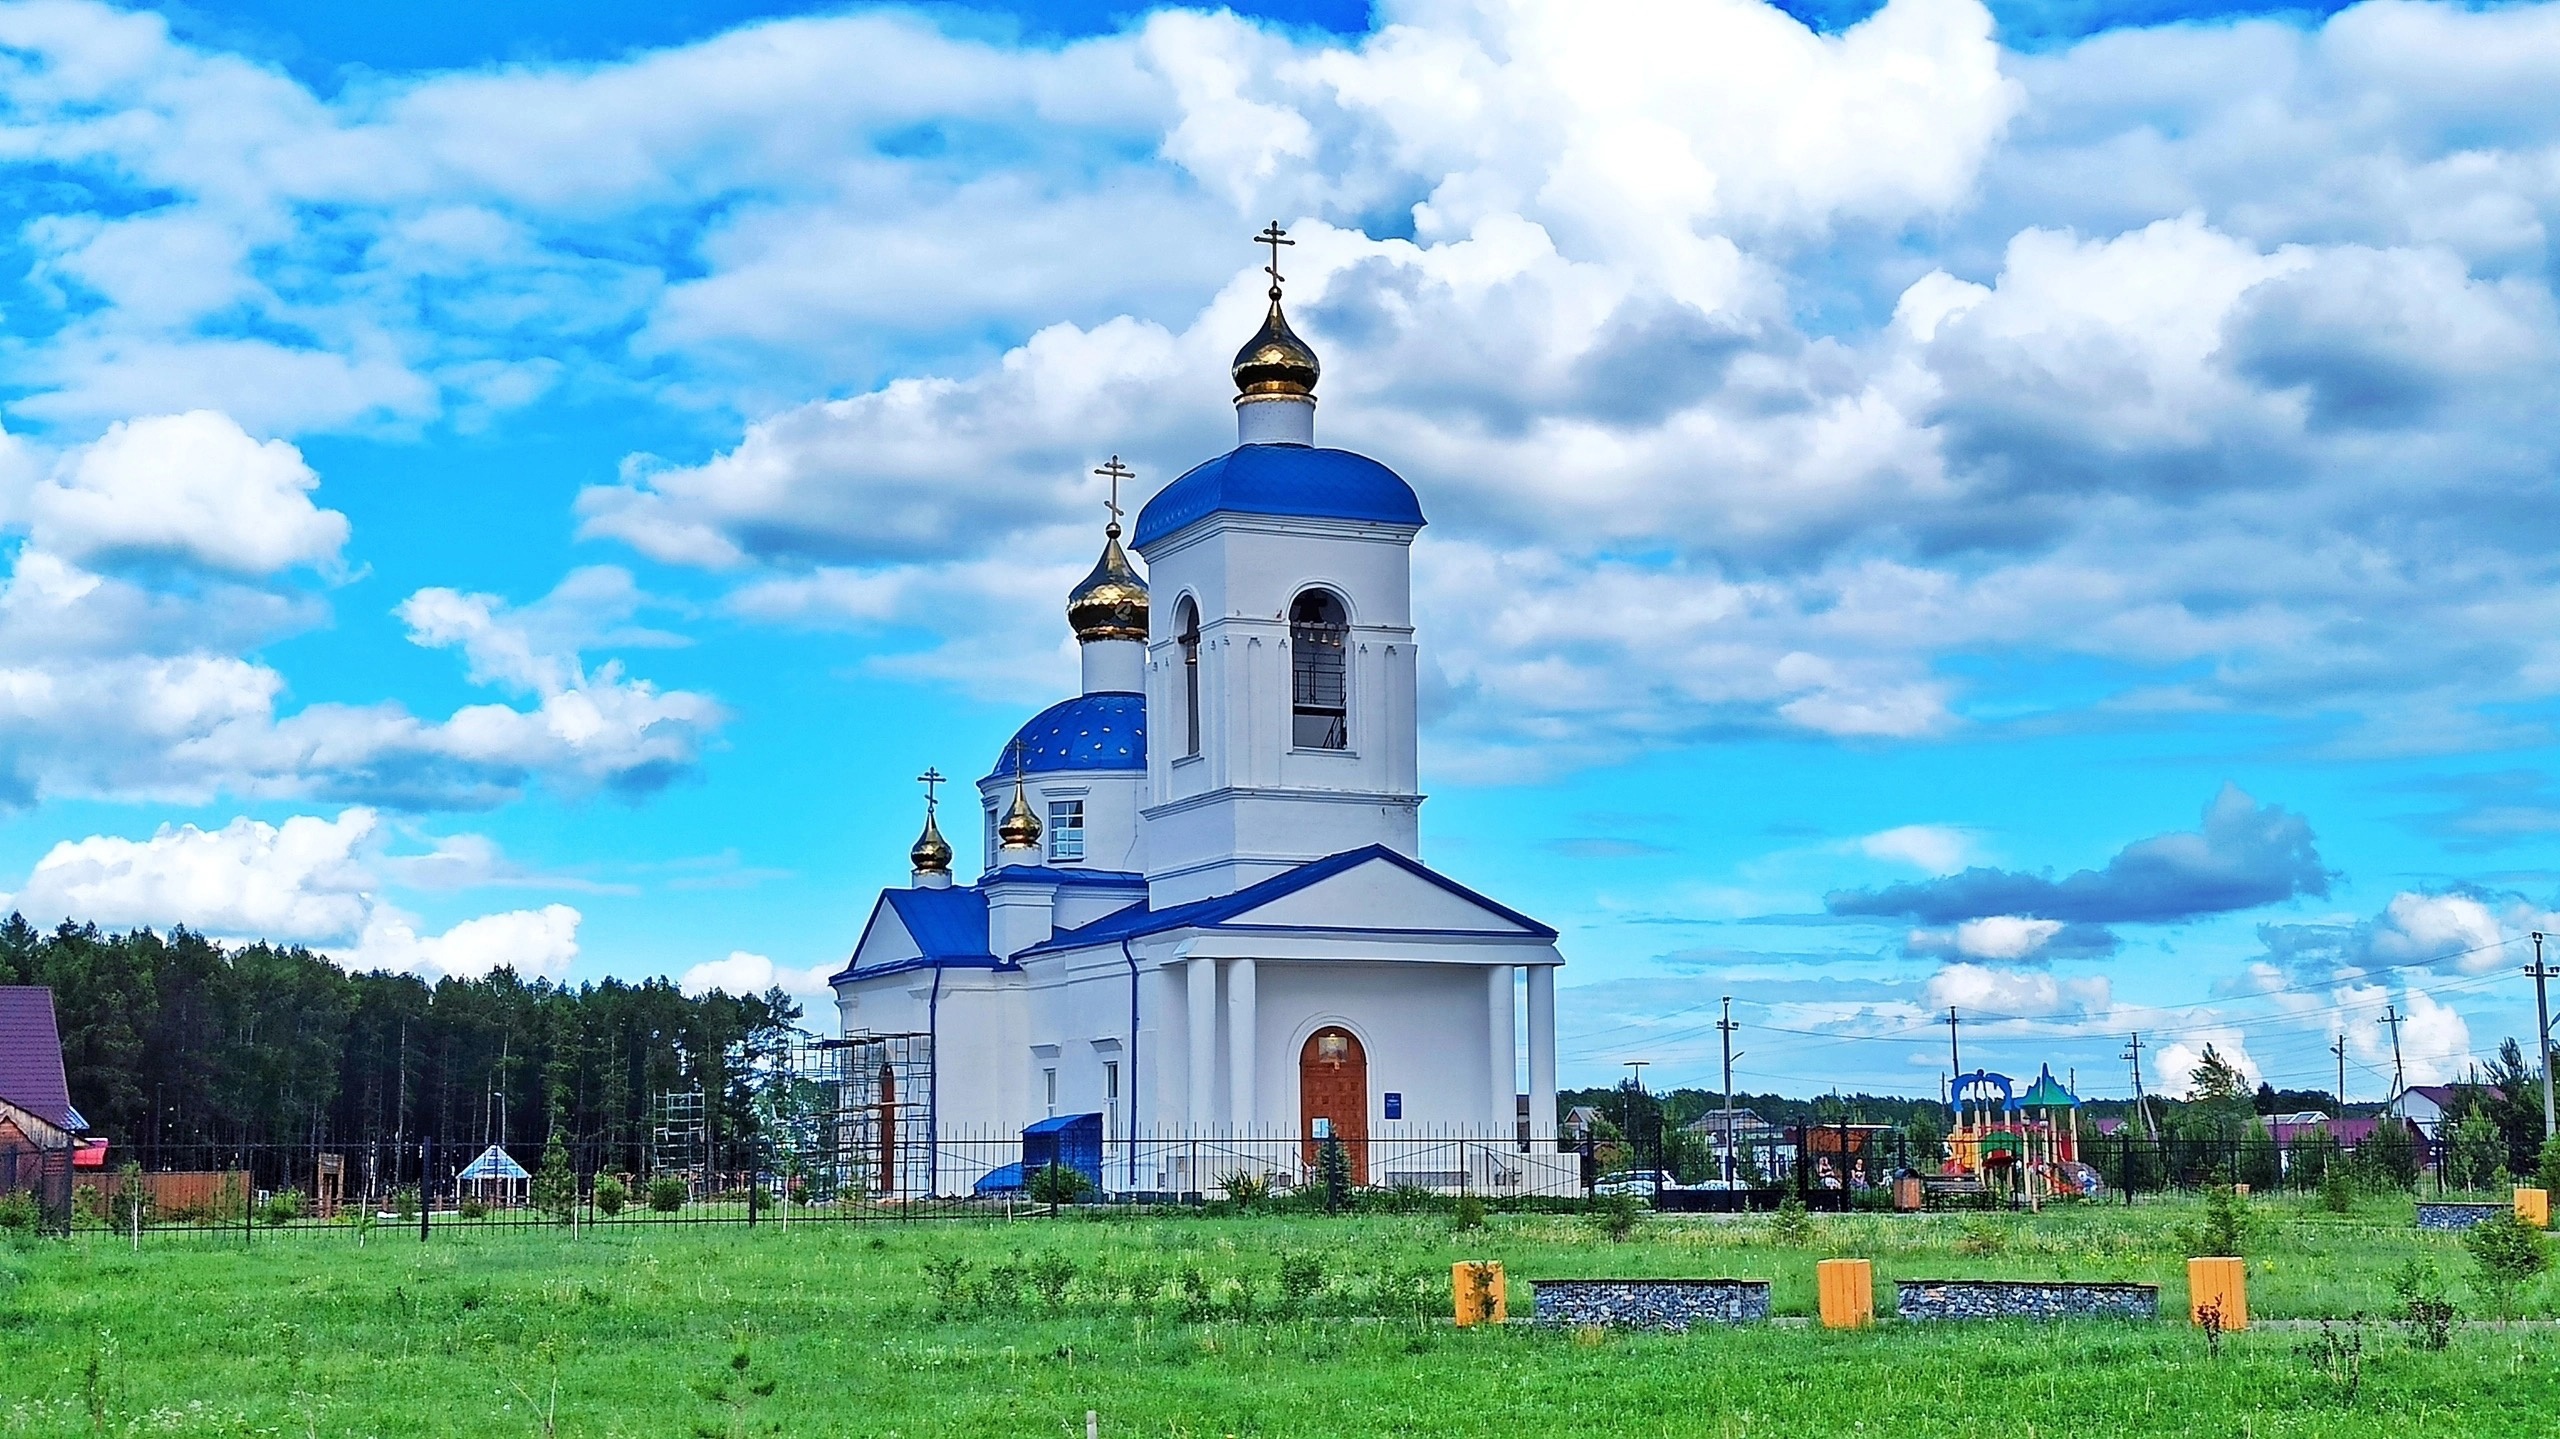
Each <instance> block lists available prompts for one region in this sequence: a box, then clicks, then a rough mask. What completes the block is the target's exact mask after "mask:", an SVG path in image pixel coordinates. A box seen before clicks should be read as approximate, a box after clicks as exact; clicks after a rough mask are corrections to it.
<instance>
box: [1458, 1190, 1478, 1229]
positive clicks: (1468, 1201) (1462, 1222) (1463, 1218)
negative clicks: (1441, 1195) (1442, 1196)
mask: <svg viewBox="0 0 2560 1439" xmlns="http://www.w3.org/2000/svg"><path fill="white" fill-rule="evenodd" d="M1456 1223H1457V1226H1458V1229H1459V1232H1461V1233H1464V1232H1465V1231H1467V1230H1470V1229H1482V1228H1484V1196H1483V1195H1481V1194H1461V1195H1459V1196H1458V1202H1457V1205H1456Z"/></svg>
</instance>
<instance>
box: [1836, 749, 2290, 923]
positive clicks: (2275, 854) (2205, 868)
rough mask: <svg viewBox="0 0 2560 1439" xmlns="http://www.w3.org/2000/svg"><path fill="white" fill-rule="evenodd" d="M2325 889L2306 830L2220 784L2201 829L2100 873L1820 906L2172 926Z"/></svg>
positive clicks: (1989, 875)
mask: <svg viewBox="0 0 2560 1439" xmlns="http://www.w3.org/2000/svg"><path fill="white" fill-rule="evenodd" d="M2328 892H2329V871H2328V870H2327V869H2326V868H2325V867H2324V866H2323V865H2322V863H2321V860H2320V853H2319V850H2318V848H2317V847H2316V845H2315V844H2314V843H2313V839H2312V834H2311V826H2310V824H2309V823H2308V822H2306V821H2305V820H2304V819H2303V818H2302V817H2301V816H2300V815H2296V814H2293V813H2290V812H2288V811H2287V810H2285V809H2284V808H2283V807H2282V806H2279V805H2261V804H2260V803H2259V802H2258V801H2256V800H2254V799H2252V798H2250V797H2249V796H2248V795H2247V794H2245V793H2243V792H2242V791H2241V790H2240V789H2239V787H2238V786H2236V785H2229V784H2226V785H2224V786H2223V788H2222V791H2221V793H2219V794H2217V795H2215V796H2214V798H2213V801H2212V802H2211V803H2210V804H2208V805H2206V806H2205V811H2204V823H2203V825H2202V826H2201V827H2200V828H2198V829H2197V830H2194V831H2186V832H2179V833H2174V834H2164V835H2155V836H2153V837H2152V838H2150V839H2145V840H2137V841H2135V842H2134V843H2132V844H2129V845H2127V846H2125V847H2124V849H2122V850H2121V851H2119V852H2118V853H2117V854H2116V855H2115V857H2114V858H2112V859H2110V860H2108V861H2107V863H2106V866H2105V867H2104V868H2102V869H2095V870H2080V871H2078V872H2076V873H2073V874H2070V875H2067V876H2065V877H2063V878H2061V879H2058V880H2057V879H2054V878H2051V877H2050V876H2046V875H2033V874H2022V873H2018V872H2016V871H2013V870H1998V869H1979V868H1977V869H1968V870H1966V871H1964V872H1963V873H1961V874H1956V875H1951V876H1948V877H1947V878H1945V879H1936V880H1924V881H1918V882H1915V883H1909V884H1897V885H1889V886H1886V887H1885V888H1883V889H1876V890H1843V891H1840V892H1838V893H1835V894H1833V895H1831V896H1829V897H1828V899H1827V900H1826V901H1825V904H1826V906H1827V907H1828V908H1829V909H1830V911H1831V912H1832V913H1833V914H1840V915H1876V916H1909V917H1911V918H1914V919H1918V920H1920V921H1922V922H1924V923H1930V924H1951V923H1956V922H1960V921H1963V920H1968V919H1982V918H1988V917H1991V916H2029V917H2034V918H2037V919H2043V920H2052V921H2064V922H2077V923H2086V924H2120V923H2140V924H2173V923H2177V922H2179V921H2182V920H2189V919H2195V918H2198V917H2200V916H2203V915H2209V914H2224V913H2228V912H2230V911H2233V910H2241V909H2254V908H2256V907H2258V906H2259V905H2264V904H2275V903H2279V902H2282V901H2284V900H2288V899H2292V898H2294V897H2296V896H2297V895H2310V896H2315V897H2316V896H2319V895H2325V894H2327V893H2328ZM2054 932H2056V933H2058V932H2059V931H2058V930H2057V931H2054Z"/></svg>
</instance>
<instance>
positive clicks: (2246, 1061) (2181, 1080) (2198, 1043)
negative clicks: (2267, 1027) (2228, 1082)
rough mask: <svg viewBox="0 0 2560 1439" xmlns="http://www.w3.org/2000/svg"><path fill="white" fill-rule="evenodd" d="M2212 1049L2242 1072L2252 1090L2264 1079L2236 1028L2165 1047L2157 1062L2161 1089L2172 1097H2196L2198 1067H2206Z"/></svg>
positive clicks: (2196, 1035)
mask: <svg viewBox="0 0 2560 1439" xmlns="http://www.w3.org/2000/svg"><path fill="white" fill-rule="evenodd" d="M2208 1045H2210V1046H2212V1048H2213V1052H2214V1053H2215V1054H2217V1055H2219V1056H2221V1057H2222V1059H2223V1061H2224V1062H2225V1063H2227V1064H2229V1065H2230V1066H2231V1067H2232V1068H2234V1069H2237V1070H2239V1071H2240V1075H2241V1077H2242V1078H2244V1079H2246V1080H2248V1081H2249V1083H2250V1085H2251V1086H2252V1087H2255V1086H2256V1085H2257V1084H2258V1083H2259V1082H2260V1080H2261V1079H2262V1078H2263V1077H2264V1076H2263V1075H2262V1074H2261V1073H2260V1071H2259V1069H2258V1061H2257V1060H2255V1059H2253V1058H2251V1057H2250V1054H2249V1047H2248V1043H2247V1041H2246V1039H2245V1038H2244V1037H2243V1036H2242V1034H2241V1033H2240V1031H2239V1030H2238V1029H2237V1028H2236V1027H2235V1028H2224V1029H2216V1030H2213V1031H2212V1032H2210V1033H2201V1034H2195V1035H2191V1036H2190V1037H2188V1038H2185V1039H2178V1040H2172V1041H2171V1042H2169V1043H2168V1044H2164V1045H2162V1046H2161V1047H2160V1055H2159V1059H2158V1061H2157V1063H2158V1064H2159V1074H2160V1087H2161V1088H2162V1089H2164V1090H2167V1091H2168V1092H2170V1093H2172V1094H2192V1092H2193V1090H2194V1086H2195V1072H2196V1067H2197V1066H2198V1065H2200V1064H2202V1063H2204V1051H2205V1048H2206V1046H2208Z"/></svg>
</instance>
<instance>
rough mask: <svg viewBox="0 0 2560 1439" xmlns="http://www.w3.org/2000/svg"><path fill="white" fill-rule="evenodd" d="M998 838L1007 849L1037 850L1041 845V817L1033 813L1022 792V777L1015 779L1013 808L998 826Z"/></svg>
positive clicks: (1016, 776)
mask: <svg viewBox="0 0 2560 1439" xmlns="http://www.w3.org/2000/svg"><path fill="white" fill-rule="evenodd" d="M996 838H997V839H998V840H1001V841H1002V842H1003V844H1004V847H1005V848H1006V849H1036V848H1038V847H1039V844H1040V816H1038V815H1036V814H1033V813H1032V812H1031V800H1030V798H1029V797H1028V796H1026V795H1024V794H1023V792H1022V776H1021V774H1019V773H1016V774H1015V775H1014V777H1013V808H1011V809H1009V810H1006V811H1005V815H1004V822H1003V823H1001V824H999V825H997V826H996Z"/></svg>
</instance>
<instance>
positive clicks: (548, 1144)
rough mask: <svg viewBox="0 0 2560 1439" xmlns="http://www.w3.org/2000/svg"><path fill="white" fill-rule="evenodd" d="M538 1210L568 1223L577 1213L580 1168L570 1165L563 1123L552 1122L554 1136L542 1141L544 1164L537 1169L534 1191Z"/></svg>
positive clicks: (535, 1207) (532, 1193) (556, 1222)
mask: <svg viewBox="0 0 2560 1439" xmlns="http://www.w3.org/2000/svg"><path fill="white" fill-rule="evenodd" d="M527 1197H528V1198H530V1199H531V1200H532V1201H533V1207H534V1209H535V1210H536V1211H538V1212H540V1213H543V1214H547V1215H549V1216H551V1220H552V1222H553V1223H555V1224H566V1223H568V1222H570V1220H572V1219H574V1218H576V1217H577V1213H578V1171H577V1170H576V1169H574V1168H572V1167H571V1166H570V1163H569V1146H568V1145H567V1144H565V1143H562V1142H561V1138H560V1126H559V1125H557V1124H555V1125H553V1126H551V1137H550V1138H549V1139H547V1140H545V1141H543V1145H542V1168H541V1169H539V1170H537V1171H535V1173H534V1176H533V1185H532V1188H531V1192H530V1193H529V1194H528V1196H527Z"/></svg>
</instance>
